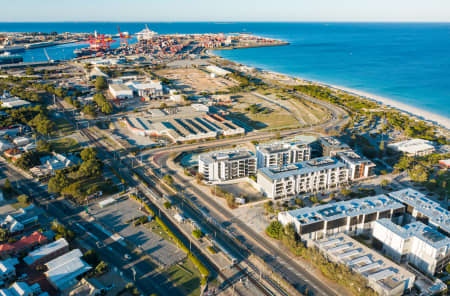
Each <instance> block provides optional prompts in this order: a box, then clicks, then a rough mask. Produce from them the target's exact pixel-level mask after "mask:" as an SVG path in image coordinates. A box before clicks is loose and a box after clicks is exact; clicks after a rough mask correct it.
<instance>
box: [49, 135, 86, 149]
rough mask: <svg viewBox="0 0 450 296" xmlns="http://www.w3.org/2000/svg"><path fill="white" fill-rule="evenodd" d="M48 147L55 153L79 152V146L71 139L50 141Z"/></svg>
mask: <svg viewBox="0 0 450 296" xmlns="http://www.w3.org/2000/svg"><path fill="white" fill-rule="evenodd" d="M50 145H52V148H53V150H55V152H57V153H71V152H75V151H79V150H81V146H80V144H78V142H77V141H76V140H75V139H73V138H61V139H58V140H55V141H51V142H50Z"/></svg>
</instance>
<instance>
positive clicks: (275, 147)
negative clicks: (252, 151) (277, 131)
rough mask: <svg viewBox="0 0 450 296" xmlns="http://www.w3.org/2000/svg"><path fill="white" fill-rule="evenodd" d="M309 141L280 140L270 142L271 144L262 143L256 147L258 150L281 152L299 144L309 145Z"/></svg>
mask: <svg viewBox="0 0 450 296" xmlns="http://www.w3.org/2000/svg"><path fill="white" fill-rule="evenodd" d="M307 144H308V143H307V142H303V141H298V142H295V143H284V142H278V143H270V144H261V145H258V146H257V147H256V149H257V150H259V151H261V152H264V153H279V152H285V151H289V150H291V149H292V148H295V147H298V146H305V145H307Z"/></svg>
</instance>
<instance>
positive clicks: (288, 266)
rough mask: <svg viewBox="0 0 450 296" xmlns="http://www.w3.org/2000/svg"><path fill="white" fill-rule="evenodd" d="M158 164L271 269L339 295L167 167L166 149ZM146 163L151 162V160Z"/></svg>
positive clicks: (292, 280)
mask: <svg viewBox="0 0 450 296" xmlns="http://www.w3.org/2000/svg"><path fill="white" fill-rule="evenodd" d="M159 156H160V157H158V158H157V161H158V162H159V163H158V164H157V165H158V166H159V167H160V168H163V169H164V171H165V172H164V173H168V174H170V175H172V177H174V179H175V181H176V182H178V183H179V184H182V186H183V187H184V188H185V191H190V192H191V193H192V196H191V200H192V202H193V203H195V204H196V206H197V207H198V208H204V209H207V211H208V215H210V216H211V218H212V219H214V220H215V221H217V222H219V224H220V227H222V228H224V229H226V230H227V231H230V230H231V231H232V232H233V235H234V237H235V238H236V239H237V240H239V241H240V242H241V243H242V244H244V245H245V248H246V249H247V250H248V252H249V253H253V254H254V255H256V256H258V257H260V258H261V259H262V260H263V261H264V262H265V263H266V264H268V265H269V266H271V267H272V268H273V270H274V271H275V272H277V273H279V274H280V275H282V277H283V278H284V279H285V280H286V281H288V282H289V283H290V284H291V285H292V286H294V287H295V288H296V289H298V290H299V291H300V292H304V290H305V288H306V287H307V288H308V290H309V291H311V292H313V293H314V295H342V293H344V292H342V291H336V290H335V289H333V288H332V287H329V286H328V285H327V284H326V283H323V282H322V281H321V280H320V279H318V278H317V277H316V276H315V275H314V274H312V273H311V272H310V271H309V270H307V269H306V268H305V267H304V266H302V265H300V264H298V263H297V262H296V260H293V256H292V255H290V254H286V252H285V250H283V249H280V248H279V247H277V246H275V245H273V244H271V243H270V242H268V241H267V238H265V237H263V236H262V235H261V234H259V233H258V232H256V231H255V230H254V229H252V228H251V227H249V226H248V225H247V224H245V223H244V222H242V221H241V220H239V219H237V218H236V217H235V216H234V215H233V214H232V213H230V212H229V210H228V209H226V208H224V206H223V205H222V204H220V203H218V202H216V201H215V199H214V198H212V197H211V196H210V195H209V194H205V192H203V191H202V190H200V189H198V188H197V187H196V186H189V180H187V179H186V178H185V177H184V176H182V175H180V174H179V173H178V171H177V170H174V169H172V168H170V167H169V166H168V164H167V159H168V157H169V155H168V154H167V153H165V154H163V155H159ZM147 165H149V166H151V162H148V163H147Z"/></svg>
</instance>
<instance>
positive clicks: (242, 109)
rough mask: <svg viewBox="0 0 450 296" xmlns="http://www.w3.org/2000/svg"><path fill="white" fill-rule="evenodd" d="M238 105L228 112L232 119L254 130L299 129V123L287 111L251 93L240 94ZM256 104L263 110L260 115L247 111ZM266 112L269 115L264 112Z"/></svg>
mask: <svg viewBox="0 0 450 296" xmlns="http://www.w3.org/2000/svg"><path fill="white" fill-rule="evenodd" d="M237 100H238V103H236V104H234V105H233V107H232V108H231V109H229V110H228V111H230V112H231V115H230V116H231V117H234V118H236V119H238V120H239V121H241V122H243V123H244V124H245V125H247V126H250V127H251V128H253V129H281V128H288V127H289V128H296V127H299V121H298V120H297V119H296V118H295V117H294V116H293V115H292V114H291V113H290V112H289V111H287V110H285V109H283V108H281V107H280V106H278V105H276V104H272V103H270V102H268V101H266V100H263V99H261V98H258V97H256V96H254V95H252V94H249V93H240V94H239V95H238V99H237ZM252 104H256V105H258V107H259V108H260V109H261V110H262V111H261V112H258V113H254V114H253V113H252V112H249V111H247V110H246V109H247V108H248V107H249V106H250V105H252ZM264 110H268V111H265V112H267V113H265V112H264Z"/></svg>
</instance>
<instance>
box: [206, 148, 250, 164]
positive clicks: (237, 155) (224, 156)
mask: <svg viewBox="0 0 450 296" xmlns="http://www.w3.org/2000/svg"><path fill="white" fill-rule="evenodd" d="M249 157H254V156H253V154H252V153H251V152H249V151H247V150H223V151H213V152H209V153H204V154H200V155H199V160H201V161H203V162H205V163H212V162H216V161H223V160H228V161H233V160H240V159H245V158H249Z"/></svg>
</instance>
